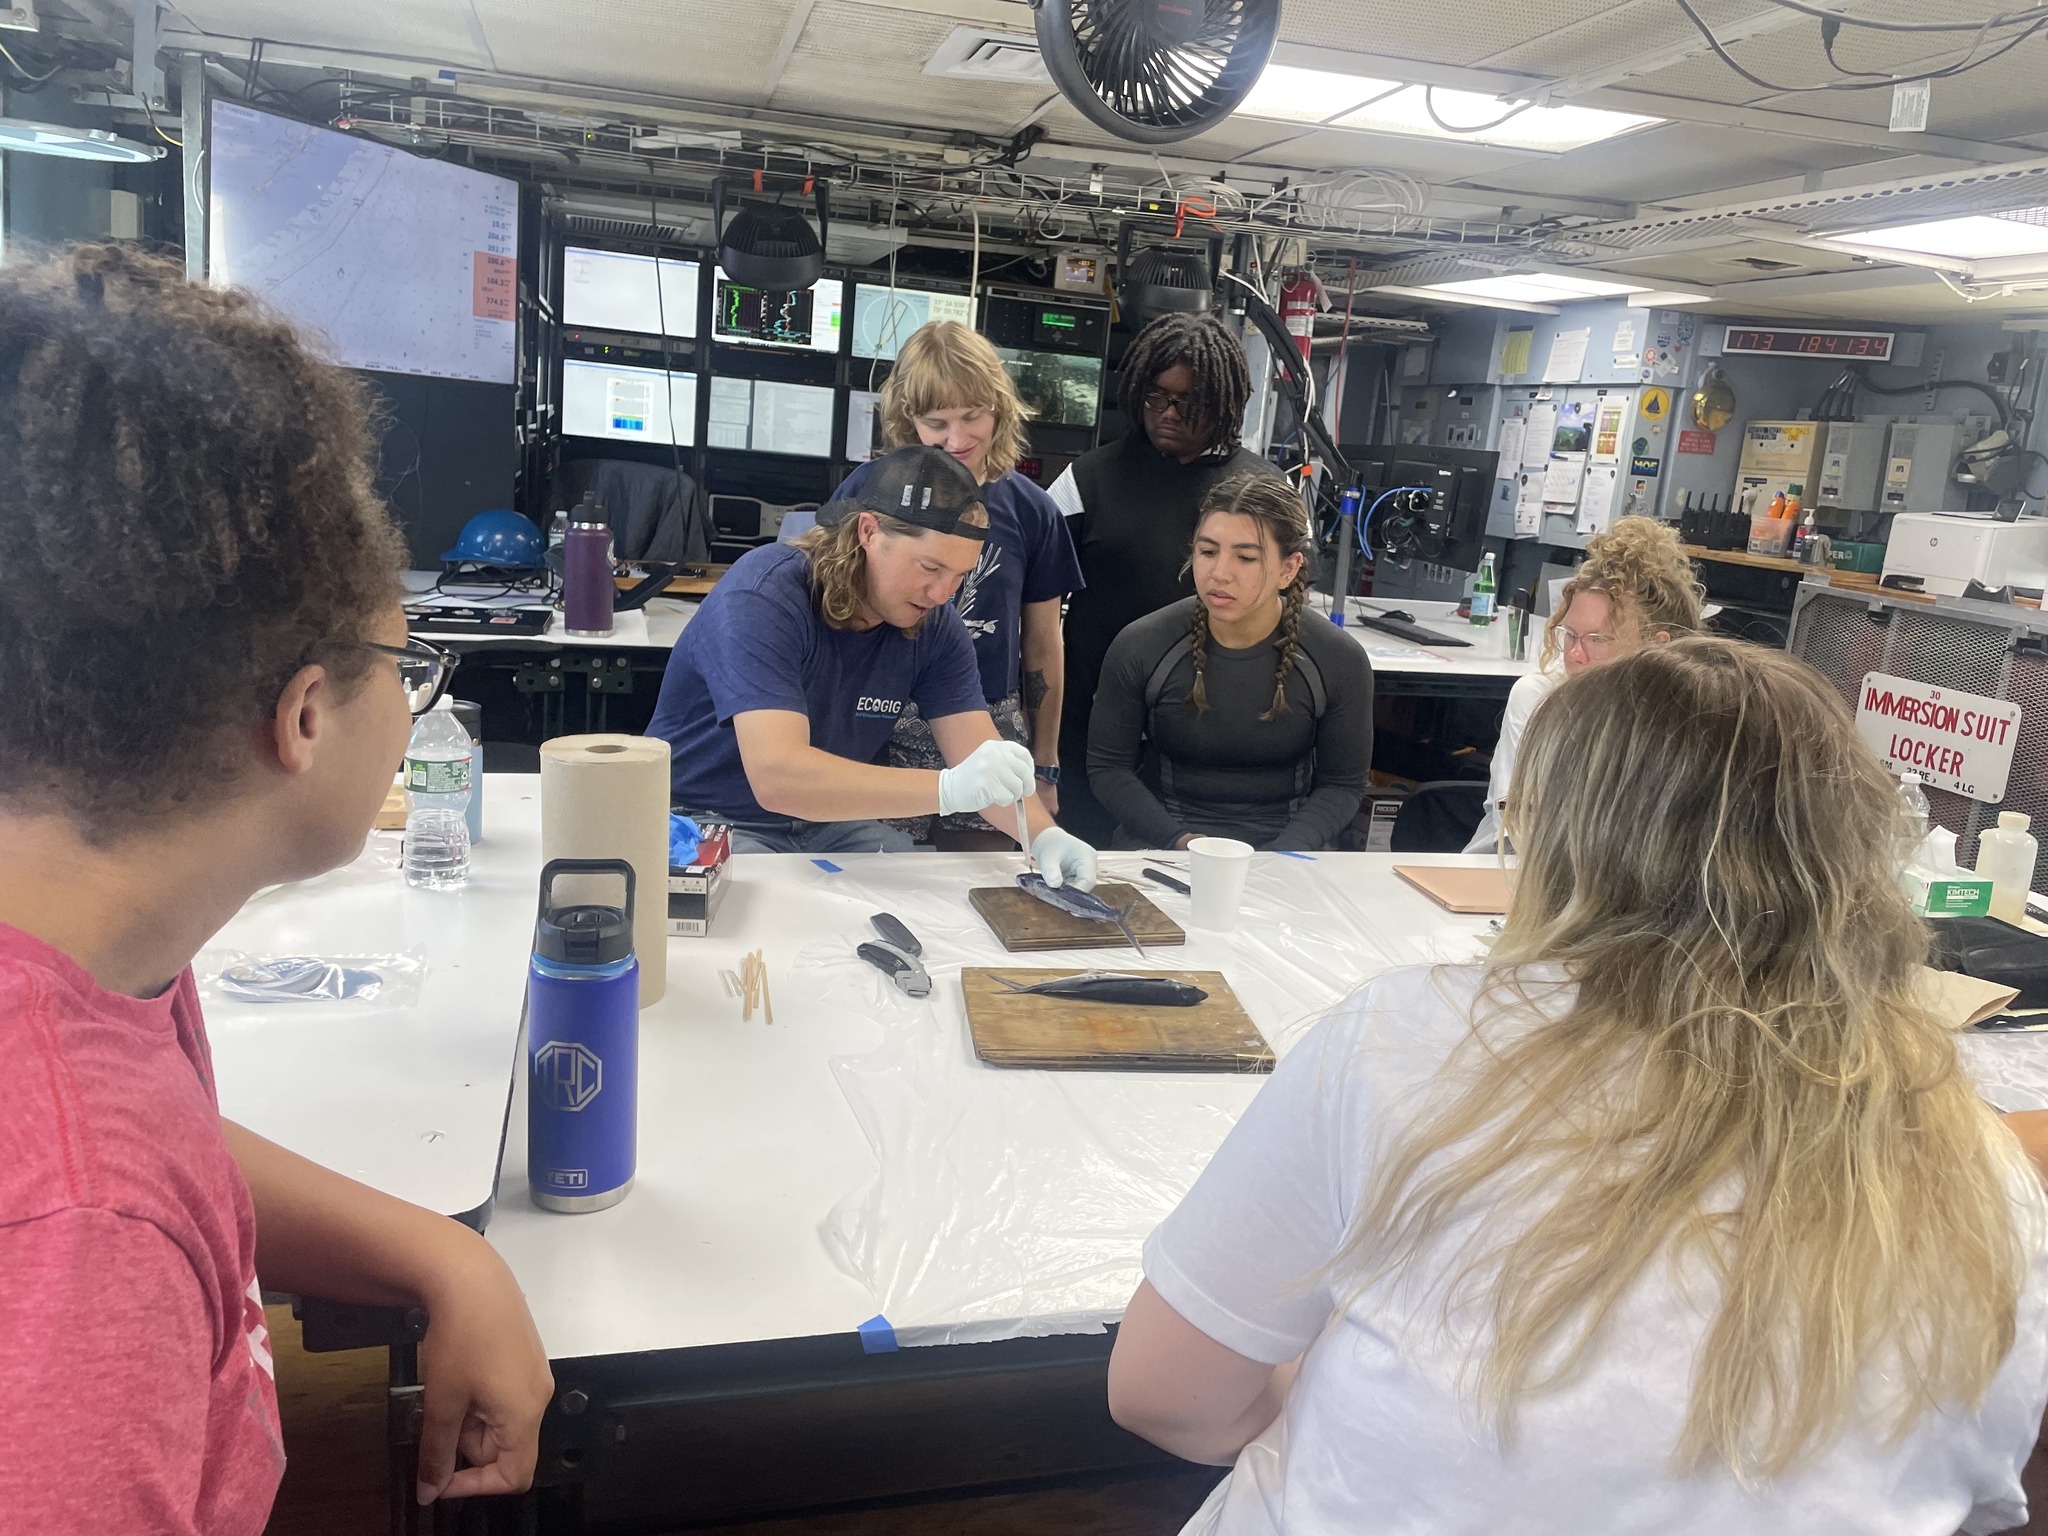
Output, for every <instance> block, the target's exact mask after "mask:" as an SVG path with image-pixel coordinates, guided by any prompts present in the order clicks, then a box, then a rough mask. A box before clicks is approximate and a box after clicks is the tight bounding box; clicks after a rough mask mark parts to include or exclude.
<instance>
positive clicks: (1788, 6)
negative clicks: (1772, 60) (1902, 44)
mask: <svg viewBox="0 0 2048 1536" xmlns="http://www.w3.org/2000/svg"><path fill="white" fill-rule="evenodd" d="M1765 3H1766V4H1768V5H1774V6H1776V7H1777V8H1778V9H1779V10H1781V11H1797V12H1798V13H1799V14H1800V15H1802V16H1812V17H1815V18H1817V19H1819V20H1822V21H1835V22H1839V23H1840V24H1841V25H1842V26H1845V27H1862V28H1864V29H1865V30H1867V31H1871V32H1986V31H1989V30H1991V29H1992V28H1994V27H2010V26H2018V25H2020V24H2021V23H2022V22H2028V21H2034V20H2038V19H2041V18H2044V17H2048V5H2029V6H2025V7H2023V8H2021V9H2020V10H2017V11H2006V12H2004V13H2003V14H2001V15H1997V16H1993V17H1992V18H1991V19H1990V20H1988V21H1878V20H1876V19H1875V18H1871V17H1864V16H1850V15H1846V14H1844V13H1843V12H1841V11H1832V10H1829V9H1828V8H1827V7H1826V6H1821V5H1812V4H1809V3H1807V0H1765Z"/></svg>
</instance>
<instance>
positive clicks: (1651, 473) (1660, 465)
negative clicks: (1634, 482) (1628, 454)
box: [1628, 454, 1664, 479]
mask: <svg viewBox="0 0 2048 1536" xmlns="http://www.w3.org/2000/svg"><path fill="white" fill-rule="evenodd" d="M1628 472H1629V473H1630V474H1632V475H1641V476H1643V477H1644V478H1645V479H1655V478H1656V477H1657V476H1658V475H1661V474H1663V473H1664V461H1663V460H1662V459H1652V458H1647V457H1645V456H1644V455H1642V454H1638V455H1636V457H1634V458H1632V459H1630V460H1629V461H1628Z"/></svg>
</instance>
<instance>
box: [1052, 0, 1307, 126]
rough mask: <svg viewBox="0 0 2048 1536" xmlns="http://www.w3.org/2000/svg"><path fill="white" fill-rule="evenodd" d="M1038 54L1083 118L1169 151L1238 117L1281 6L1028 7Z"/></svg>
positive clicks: (1109, 0)
mask: <svg viewBox="0 0 2048 1536" xmlns="http://www.w3.org/2000/svg"><path fill="white" fill-rule="evenodd" d="M1031 8H1032V11H1033V13H1034V15H1035V17H1036V21H1037V31H1038V51H1039V53H1040V55H1041V56H1042V57H1043V58H1044V60H1045V67H1046V69H1047V70H1048V71H1049V72H1050V73H1051V75H1052V79H1053V84H1055V85H1057V86H1058V87H1059V89H1060V94H1061V95H1062V96H1064V97H1066V99H1067V100H1068V101H1069V102H1071V103H1073V105H1074V106H1075V108H1077V109H1078V110H1079V111H1080V113H1081V115H1082V116H1084V117H1086V118H1087V119H1088V121H1089V122H1091V123H1093V124H1095V126H1096V127H1098V128H1101V129H1103V130H1105V131H1106V132H1109V133H1113V134H1115V135H1116V136H1117V137H1118V138H1120V139H1126V140H1128V141H1130V142H1131V143H1133V144H1175V143H1178V142H1180V141H1181V140H1182V139H1191V138H1193V137H1194V136H1195V135H1196V134H1198V133H1202V132H1205V131H1206V130H1208V129H1210V128H1214V127H1215V126H1216V125H1217V124H1218V123H1220V122H1222V121H1223V120H1224V119H1225V118H1227V117H1228V116H1230V114H1231V113H1232V112H1234V111H1236V110H1237V107H1238V104H1239V103H1240V102H1242V101H1243V100H1244V98H1245V96H1246V95H1247V94H1248V93H1249V92H1250V91H1251V88H1252V87H1253V86H1254V85H1256V84H1257V83H1258V79H1259V76H1260V75H1261V74H1262V73H1263V72H1264V71H1265V68H1266V61H1267V60H1268V59H1269V58H1271V57H1272V54H1273V43H1274V40H1275V38H1276V37H1277V36H1278V34H1279V29H1280V0H1031Z"/></svg>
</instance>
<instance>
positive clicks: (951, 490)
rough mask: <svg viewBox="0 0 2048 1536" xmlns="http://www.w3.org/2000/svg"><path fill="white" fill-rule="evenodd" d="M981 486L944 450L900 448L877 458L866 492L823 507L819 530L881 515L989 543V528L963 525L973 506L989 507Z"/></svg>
mask: <svg viewBox="0 0 2048 1536" xmlns="http://www.w3.org/2000/svg"><path fill="white" fill-rule="evenodd" d="M985 500H986V499H985V498H984V497H983V496H982V494H981V484H980V482H979V481H977V480H976V479H975V478H974V476H973V474H972V473H971V472H970V471H969V470H968V468H967V466H966V465H965V464H962V463H961V462H960V461H959V460H958V459H956V458H954V457H953V455H951V454H950V453H948V452H946V450H945V449H943V448H927V447H925V446H923V445H922V444H919V445H918V446H916V447H913V448H898V449H896V450H895V451H894V452H893V453H886V454H884V455H882V457H881V458H879V459H876V460H875V463H874V468H873V470H871V471H870V472H869V474H868V477H867V479H866V480H865V481H864V482H862V484H861V488H860V489H859V490H858V491H856V492H855V493H854V494H853V496H852V497H851V498H850V499H849V500H846V501H828V502H826V503H825V505H824V506H822V507H820V508H818V526H819V527H821V528H836V527H838V526H839V525H840V524H841V523H843V522H845V521H846V520H847V519H848V518H849V517H852V516H853V515H854V514H855V513H857V512H879V513H881V514H882V515H883V516H884V517H893V518H895V519H896V520H897V521H898V522H902V523H910V524H912V525H913V526H915V527H918V528H929V529H930V530H931V531H932V532H933V533H951V534H957V535H959V536H960V537H961V538H963V539H985V538H987V537H988V529H987V528H986V527H977V526H976V525H974V524H973V523H963V522H961V521H960V519H961V518H962V517H964V516H965V515H966V513H967V510H968V509H969V508H970V507H979V506H983V505H985Z"/></svg>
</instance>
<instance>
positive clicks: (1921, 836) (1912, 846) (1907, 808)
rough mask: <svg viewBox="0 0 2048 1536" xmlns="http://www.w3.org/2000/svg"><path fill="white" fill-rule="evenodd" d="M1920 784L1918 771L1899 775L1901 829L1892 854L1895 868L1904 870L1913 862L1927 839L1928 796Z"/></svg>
mask: <svg viewBox="0 0 2048 1536" xmlns="http://www.w3.org/2000/svg"><path fill="white" fill-rule="evenodd" d="M1920 784H1921V779H1920V775H1919V774H1917V773H1911V772H1907V773H1902V774H1900V775H1899V830H1898V843H1897V847H1896V851H1895V852H1894V853H1893V854H1892V867H1893V868H1894V869H1899V870H1902V869H1904V868H1905V867H1906V866H1907V865H1908V864H1910V863H1912V862H1913V855H1914V854H1916V853H1918V852H1919V851H1920V845H1921V844H1922V843H1924V842H1926V841H1927V825H1928V816H1927V796H1926V794H1925V793H1924V792H1923V791H1922V790H1921V788H1920Z"/></svg>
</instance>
